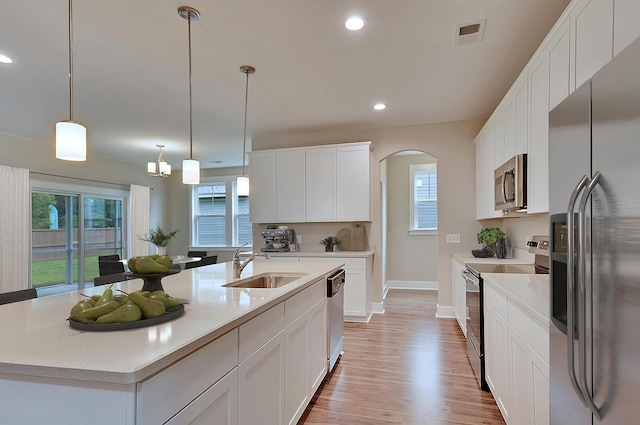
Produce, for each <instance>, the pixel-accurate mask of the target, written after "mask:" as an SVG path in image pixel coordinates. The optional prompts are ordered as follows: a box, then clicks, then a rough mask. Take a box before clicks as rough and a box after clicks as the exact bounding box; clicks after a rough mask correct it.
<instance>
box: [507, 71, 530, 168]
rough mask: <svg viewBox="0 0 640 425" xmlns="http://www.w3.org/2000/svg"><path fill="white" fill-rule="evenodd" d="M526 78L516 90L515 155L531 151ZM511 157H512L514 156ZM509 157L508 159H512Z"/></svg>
mask: <svg viewBox="0 0 640 425" xmlns="http://www.w3.org/2000/svg"><path fill="white" fill-rule="evenodd" d="M528 88H529V85H528V79H527V78H526V76H525V77H524V78H522V79H521V81H520V83H519V84H518V86H517V88H516V98H515V105H516V116H515V130H514V134H515V151H514V152H513V155H516V154H521V153H527V151H528V149H529V91H528ZM513 155H511V156H513ZM511 156H509V157H507V159H509V158H511Z"/></svg>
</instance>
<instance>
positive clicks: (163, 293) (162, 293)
mask: <svg viewBox="0 0 640 425" xmlns="http://www.w3.org/2000/svg"><path fill="white" fill-rule="evenodd" d="M151 295H160V296H162V297H167V298H169V294H167V293H166V292H164V291H161V290H157V291H153V292H152V293H151Z"/></svg>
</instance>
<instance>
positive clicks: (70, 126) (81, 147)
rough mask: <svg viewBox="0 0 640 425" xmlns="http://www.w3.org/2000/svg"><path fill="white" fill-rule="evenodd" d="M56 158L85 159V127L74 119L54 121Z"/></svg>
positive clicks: (68, 159)
mask: <svg viewBox="0 0 640 425" xmlns="http://www.w3.org/2000/svg"><path fill="white" fill-rule="evenodd" d="M56 158H58V159H64V160H66V161H86V160H87V129H86V127H85V126H83V125H82V124H79V123H77V122H74V121H59V122H57V123H56Z"/></svg>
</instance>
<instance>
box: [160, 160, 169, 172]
mask: <svg viewBox="0 0 640 425" xmlns="http://www.w3.org/2000/svg"><path fill="white" fill-rule="evenodd" d="M158 166H159V167H158V168H160V173H162V174H171V166H170V165H169V164H167V163H166V162H164V161H160V162H158Z"/></svg>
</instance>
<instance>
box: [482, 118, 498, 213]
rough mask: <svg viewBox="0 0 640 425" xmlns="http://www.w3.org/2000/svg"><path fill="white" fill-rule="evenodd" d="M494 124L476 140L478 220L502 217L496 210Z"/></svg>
mask: <svg viewBox="0 0 640 425" xmlns="http://www.w3.org/2000/svg"><path fill="white" fill-rule="evenodd" d="M494 126H495V125H494V124H489V126H488V127H486V128H485V130H484V131H483V133H482V134H481V136H479V137H478V139H477V140H476V218H477V219H478V220H483V219H486V218H496V217H500V216H501V213H500V211H495V209H494V203H495V200H494V197H493V196H494V195H493V172H494V170H495V168H496V167H495V155H494V154H495V148H494V142H495V132H494Z"/></svg>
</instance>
